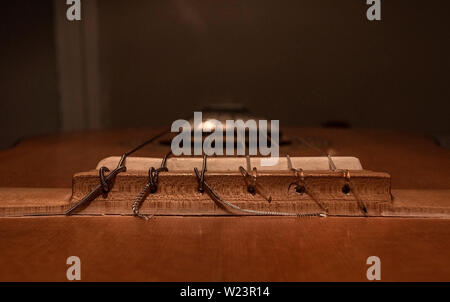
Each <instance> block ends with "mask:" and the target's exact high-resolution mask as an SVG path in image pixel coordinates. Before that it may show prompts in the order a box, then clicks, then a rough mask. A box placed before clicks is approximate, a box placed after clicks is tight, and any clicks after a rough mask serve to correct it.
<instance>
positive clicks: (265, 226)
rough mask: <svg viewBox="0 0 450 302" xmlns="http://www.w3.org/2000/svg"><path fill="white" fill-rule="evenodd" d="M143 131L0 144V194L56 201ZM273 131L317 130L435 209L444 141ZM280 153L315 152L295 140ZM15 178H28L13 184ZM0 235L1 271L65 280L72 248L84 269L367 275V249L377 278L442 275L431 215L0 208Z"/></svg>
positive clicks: (86, 274)
mask: <svg viewBox="0 0 450 302" xmlns="http://www.w3.org/2000/svg"><path fill="white" fill-rule="evenodd" d="M152 133H155V131H153V130H145V129H141V130H111V131H102V132H86V133H72V134H66V135H51V136H47V137H40V138H32V139H29V140H24V141H23V142H21V143H20V144H18V145H17V146H15V147H14V148H11V149H8V150H3V151H0V187H3V188H2V190H1V192H0V195H3V196H9V197H8V198H2V200H4V201H5V200H10V201H11V202H14V200H16V201H20V200H23V199H26V195H27V194H32V195H33V194H36V193H38V199H39V200H40V201H42V200H48V202H49V205H51V206H56V207H57V206H59V205H58V203H60V202H61V201H60V200H64V201H66V200H67V198H70V187H71V184H72V175H73V174H74V173H77V172H80V171H88V170H91V169H92V168H94V167H95V165H96V163H97V162H98V161H99V160H100V159H102V158H104V157H107V156H110V155H120V154H122V153H123V152H125V151H126V150H128V149H130V148H131V147H132V146H134V145H136V144H137V143H139V142H141V141H142V140H144V139H145V138H147V137H149V136H151V135H152ZM283 133H284V135H286V136H287V137H288V136H290V137H293V136H295V135H298V136H303V137H314V138H316V139H319V140H324V141H327V142H328V143H329V147H328V148H329V150H330V151H331V152H332V153H333V154H336V155H349V156H356V157H358V158H360V160H361V162H362V164H363V166H364V168H366V169H369V170H373V171H380V172H387V173H389V174H390V175H391V181H392V188H393V193H394V195H396V196H398V198H396V199H395V200H394V203H396V204H397V205H398V210H399V211H402V210H403V211H406V210H407V207H408V206H410V205H414V206H416V207H421V206H422V203H423V200H424V197H423V196H428V197H427V198H426V199H427V200H428V201H429V203H430V204H431V205H432V207H431V209H432V210H434V211H435V213H439V211H440V210H439V206H440V202H442V201H444V202H449V198H448V196H449V192H450V151H449V150H446V149H443V148H440V147H439V146H437V145H435V144H434V143H433V141H432V140H430V139H428V138H426V137H425V136H422V135H417V134H411V133H398V132H391V131H373V130H330V129H309V128H308V129H303V128H302V129H299V128H289V129H286V128H284V130H283ZM167 148H168V147H167V146H165V145H160V144H157V145H154V146H152V147H151V148H148V149H146V150H144V151H142V152H139V153H138V154H136V155H139V156H161V155H162V154H164V153H165V152H166V151H167ZM281 153H282V154H289V155H291V156H302V155H309V156H315V155H318V154H316V153H314V151H311V150H309V149H306V148H304V147H301V146H298V145H297V146H295V145H291V146H289V145H287V146H283V147H282V149H281ZM18 187H28V188H29V189H23V188H22V189H21V192H20V193H17V189H16V188H18ZM35 187H40V189H38V190H36V189H32V188H35ZM51 188H56V189H51ZM58 188H61V189H58ZM24 194H25V195H24ZM421 194H425V195H421ZM24 196H25V197H24ZM33 196H35V195H33ZM435 200H438V201H439V202H438V203H436V202H435ZM0 247H1V248H0V280H2V281H38V280H39V281H53V280H56V281H65V280H66V269H67V265H66V259H67V257H69V256H72V255H75V256H79V257H80V258H81V262H82V280H85V281H367V279H366V277H365V276H366V275H365V274H366V270H367V267H368V266H367V265H366V259H367V257H369V256H378V257H380V259H381V277H382V280H383V281H450V257H449V253H448V251H449V249H450V220H449V219H440V218H434V219H428V218H427V219H422V218H413V219H411V218H373V217H372V218H349V217H346V218H344V217H327V218H309V219H305V218H287V217H177V216H157V217H156V218H155V219H152V220H150V221H145V220H140V219H136V218H134V217H120V216H108V217H82V216H78V217H63V216H60V217H52V216H50V217H26V218H0Z"/></svg>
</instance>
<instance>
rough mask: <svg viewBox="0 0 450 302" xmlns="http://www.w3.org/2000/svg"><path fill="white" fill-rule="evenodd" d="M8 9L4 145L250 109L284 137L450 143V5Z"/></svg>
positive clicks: (230, 1) (321, 1)
mask: <svg viewBox="0 0 450 302" xmlns="http://www.w3.org/2000/svg"><path fill="white" fill-rule="evenodd" d="M81 7H82V13H81V21H68V20H67V19H66V10H67V8H68V6H67V5H66V1H65V0H40V1H36V0H14V1H3V2H2V8H1V14H2V19H1V26H0V92H1V93H0V131H1V138H0V148H6V147H9V146H11V145H13V144H14V143H16V142H17V141H18V140H20V139H23V138H26V137H30V136H34V135H40V134H46V133H59V132H67V131H80V130H87V129H105V128H122V127H127V128H128V127H150V126H168V125H170V124H171V123H172V121H174V120H175V119H178V118H182V117H185V116H186V114H192V112H193V111H194V110H195V109H201V108H202V107H203V106H204V105H207V104H214V103H223V102H230V101H231V102H239V103H241V104H243V105H245V106H246V107H248V108H250V110H251V111H252V112H253V113H255V114H256V115H261V116H265V117H267V118H268V119H279V120H280V126H281V127H283V125H299V126H318V127H324V126H339V127H353V128H372V129H393V130H401V131H415V132H420V133H426V134H445V133H450V118H449V116H450V114H449V109H450V105H449V103H450V87H449V86H450V85H449V84H450V82H449V70H450V68H449V67H450V59H449V53H450V44H449V42H450V32H449V28H450V18H449V17H448V14H449V7H450V3H449V2H448V1H437V0H433V1H411V0H395V1H393V0H389V1H388V0H384V1H382V8H381V11H382V14H381V16H382V19H381V21H372V22H371V21H368V20H367V18H366V10H367V8H368V5H367V4H366V1H365V0H357V1H355V0H344V1H335V0H292V1H290V0H283V1H276V0H215V1H206V0H203V1H202V0H165V1H163V0H161V1H156V0H155V1H144V0H129V1H125V0H84V1H82V2H81Z"/></svg>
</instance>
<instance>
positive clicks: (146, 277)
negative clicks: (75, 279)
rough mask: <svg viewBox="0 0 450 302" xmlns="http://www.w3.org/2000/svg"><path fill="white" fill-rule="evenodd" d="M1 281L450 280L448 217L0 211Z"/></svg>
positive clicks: (449, 226)
mask: <svg viewBox="0 0 450 302" xmlns="http://www.w3.org/2000/svg"><path fill="white" fill-rule="evenodd" d="M0 230H1V236H0V246H1V247H2V248H1V249H0V267H1V270H0V272H1V273H0V280H1V281H11V280H14V281H53V280H56V281H65V280H66V269H67V267H68V266H67V265H66V259H67V257H69V256H73V255H76V256H78V257H80V260H81V267H82V271H81V278H82V280H85V281H367V279H366V270H367V268H368V265H366V259H367V257H369V256H373V255H375V256H378V257H380V260H381V279H382V281H400V280H401V281H438V280H439V281H450V260H449V254H448V251H449V249H450V240H449V239H450V220H440V219H437V220H431V219H402V218H391V219H386V218H370V219H367V218H309V219H304V218H280V217H253V218H252V217H197V218H196V217H156V219H154V220H151V221H145V220H140V219H135V218H133V217H53V218H3V219H0Z"/></svg>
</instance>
